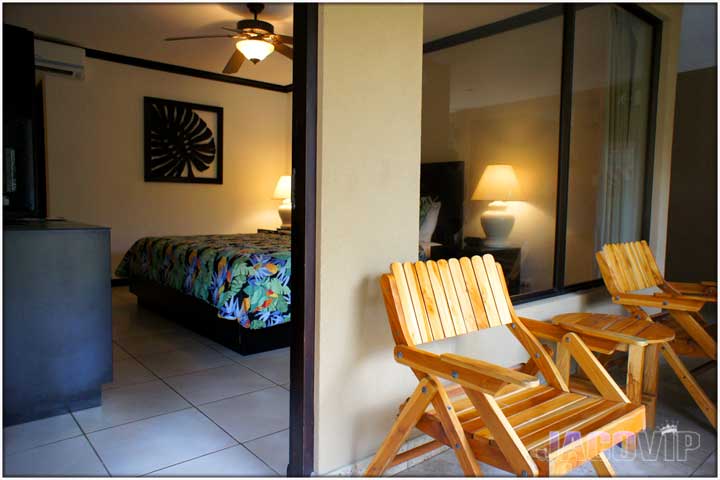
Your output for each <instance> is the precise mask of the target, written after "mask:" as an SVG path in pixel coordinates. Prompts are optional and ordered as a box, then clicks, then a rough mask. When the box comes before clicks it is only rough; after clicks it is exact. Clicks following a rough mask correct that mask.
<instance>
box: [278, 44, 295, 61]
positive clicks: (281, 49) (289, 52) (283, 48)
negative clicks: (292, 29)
mask: <svg viewBox="0 0 720 480" xmlns="http://www.w3.org/2000/svg"><path fill="white" fill-rule="evenodd" d="M273 45H275V51H276V52H278V53H280V54H282V55H285V56H286V57H287V58H289V59H290V60H292V59H293V49H292V48H290V47H288V46H287V45H285V44H282V43H280V42H273Z"/></svg>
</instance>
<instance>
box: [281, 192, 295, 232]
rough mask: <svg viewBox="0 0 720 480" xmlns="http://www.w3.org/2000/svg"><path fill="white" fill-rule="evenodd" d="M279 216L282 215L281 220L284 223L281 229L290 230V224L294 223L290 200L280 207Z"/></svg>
mask: <svg viewBox="0 0 720 480" xmlns="http://www.w3.org/2000/svg"><path fill="white" fill-rule="evenodd" d="M278 214H279V215H280V220H281V221H282V226H281V227H280V228H286V229H287V228H290V226H291V225H290V222H291V221H292V220H291V219H292V203H291V202H290V199H289V198H288V199H287V200H283V202H282V203H281V204H280V206H279V207H278Z"/></svg>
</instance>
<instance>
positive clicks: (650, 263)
mask: <svg viewBox="0 0 720 480" xmlns="http://www.w3.org/2000/svg"><path fill="white" fill-rule="evenodd" d="M595 256H596V258H597V262H598V265H599V267H600V273H601V274H602V277H603V280H604V281H605V286H606V287H607V289H608V291H609V292H610V295H612V300H613V303H616V304H618V305H622V306H623V307H625V309H626V310H627V311H628V312H630V314H631V315H632V316H634V317H635V318H636V319H638V320H639V319H652V320H654V321H656V322H658V323H662V324H664V325H666V326H668V327H670V328H671V329H672V330H674V331H675V339H674V340H672V341H670V342H666V343H661V344H659V345H658V347H659V350H660V351H661V352H662V355H663V356H664V357H665V359H666V360H667V362H668V364H669V365H670V367H671V368H672V369H673V371H674V372H675V374H676V375H677V376H678V378H679V379H680V381H681V382H682V384H683V385H684V386H685V388H686V389H687V391H688V392H689V393H690V395H691V396H692V398H693V399H694V400H695V402H696V403H697V404H698V406H699V407H700V409H701V410H702V411H703V413H704V414H705V416H706V417H707V419H708V420H709V421H710V423H711V424H712V425H713V427H717V410H716V407H715V405H714V404H713V403H712V401H711V400H710V398H709V397H708V396H707V394H705V392H704V391H703V390H702V388H701V387H700V385H698V383H697V381H696V380H695V378H694V377H693V375H692V373H693V372H691V371H689V370H688V369H687V367H686V366H685V364H684V363H683V362H682V360H681V359H680V357H679V355H685V356H691V357H702V358H708V359H709V362H707V363H706V364H704V365H701V366H700V367H698V369H696V370H694V371H695V372H697V371H698V370H699V369H700V368H702V369H705V368H707V367H709V366H712V365H715V366H716V365H717V342H716V340H715V338H716V337H717V326H716V325H710V324H708V323H707V322H706V321H705V320H704V319H703V317H702V315H701V314H700V310H701V309H702V307H703V306H704V305H705V303H707V302H717V284H716V283H714V282H701V283H682V282H668V281H666V280H665V279H664V278H663V276H662V274H661V273H660V269H659V268H658V266H657V262H656V261H655V257H654V256H653V253H652V251H651V250H650V247H649V246H648V244H647V242H645V241H644V240H643V241H640V242H627V243H616V244H608V245H605V246H603V249H602V250H601V251H600V252H597V253H596V254H595ZM654 287H657V288H659V289H660V291H659V292H653V293H637V291H638V290H646V289H650V288H654ZM648 307H649V308H660V309H662V310H663V312H662V313H661V314H658V315H652V316H651V315H649V314H648V313H647V312H646V311H645V310H644V309H645V308H648ZM648 355H649V356H650V357H651V358H649V359H648V358H646V364H648V362H650V363H653V362H654V363H657V357H658V352H657V348H655V349H649V350H648ZM650 375H654V376H657V370H655V371H653V372H651V373H650ZM649 380H650V381H651V382H654V384H657V380H656V379H649Z"/></svg>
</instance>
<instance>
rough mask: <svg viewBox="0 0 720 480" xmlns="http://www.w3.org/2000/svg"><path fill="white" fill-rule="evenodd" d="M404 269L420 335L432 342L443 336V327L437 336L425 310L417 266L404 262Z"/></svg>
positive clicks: (425, 340) (424, 340) (424, 339)
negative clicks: (416, 270)
mask: <svg viewBox="0 0 720 480" xmlns="http://www.w3.org/2000/svg"><path fill="white" fill-rule="evenodd" d="M403 270H405V279H406V280H407V283H408V290H409V292H410V299H411V300H412V304H413V309H414V311H415V319H416V320H417V322H418V327H419V329H420V336H421V337H422V339H423V342H431V341H433V339H437V338H443V335H442V329H440V331H439V334H440V337H435V334H436V333H437V332H435V331H433V330H432V326H431V325H430V320H429V319H428V315H427V311H426V310H425V303H424V302H423V300H422V293H420V285H419V284H418V279H417V273H416V272H415V266H414V265H413V264H412V263H410V262H405V263H403Z"/></svg>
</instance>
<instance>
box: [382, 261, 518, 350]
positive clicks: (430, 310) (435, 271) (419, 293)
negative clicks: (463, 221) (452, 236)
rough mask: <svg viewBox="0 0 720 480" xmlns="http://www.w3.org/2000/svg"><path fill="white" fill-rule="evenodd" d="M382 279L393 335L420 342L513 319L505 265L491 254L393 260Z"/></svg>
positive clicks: (402, 341) (401, 340)
mask: <svg viewBox="0 0 720 480" xmlns="http://www.w3.org/2000/svg"><path fill="white" fill-rule="evenodd" d="M390 271H391V272H392V273H391V274H386V275H383V278H382V280H381V284H382V287H383V296H384V298H385V306H386V308H387V309H388V315H389V318H390V324H391V328H392V331H393V336H394V337H395V341H396V343H398V344H406V345H419V344H422V343H427V342H432V341H434V340H441V339H443V338H449V337H454V336H457V335H463V334H466V333H469V332H473V331H476V330H480V329H483V328H490V327H496V326H500V325H506V324H509V323H512V322H513V315H514V312H513V310H512V304H511V303H510V301H509V297H508V294H507V286H506V285H505V278H504V276H503V272H502V268H501V267H500V264H499V263H496V262H495V260H494V259H493V257H492V255H484V256H483V257H479V256H474V257H472V258H467V257H463V258H460V259H455V258H452V259H449V260H438V261H437V262H435V261H433V260H428V261H426V262H415V263H412V262H405V263H393V264H391V265H390Z"/></svg>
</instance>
